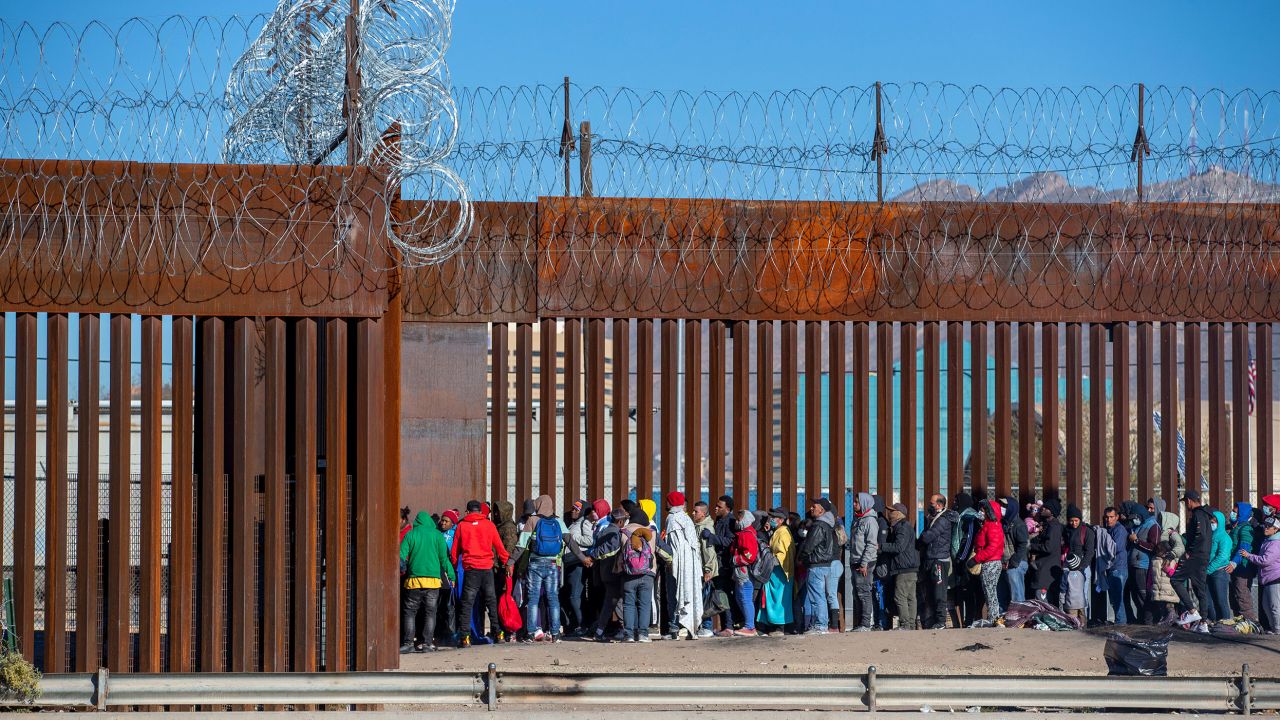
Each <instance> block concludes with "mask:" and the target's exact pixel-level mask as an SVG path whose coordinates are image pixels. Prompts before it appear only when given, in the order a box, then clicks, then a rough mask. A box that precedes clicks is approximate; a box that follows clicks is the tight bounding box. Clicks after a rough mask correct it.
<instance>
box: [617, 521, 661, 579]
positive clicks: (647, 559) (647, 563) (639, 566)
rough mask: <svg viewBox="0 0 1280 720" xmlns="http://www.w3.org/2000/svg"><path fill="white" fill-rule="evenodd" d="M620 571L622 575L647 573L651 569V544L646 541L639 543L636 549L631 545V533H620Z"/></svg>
mask: <svg viewBox="0 0 1280 720" xmlns="http://www.w3.org/2000/svg"><path fill="white" fill-rule="evenodd" d="M619 556H620V557H621V558H622V573H623V574H624V575H631V576H639V575H648V574H649V573H650V572H651V571H652V570H653V546H651V545H650V544H649V543H648V542H642V543H640V549H639V550H637V549H635V548H634V547H633V546H632V545H631V533H629V532H624V533H622V552H620V553H619Z"/></svg>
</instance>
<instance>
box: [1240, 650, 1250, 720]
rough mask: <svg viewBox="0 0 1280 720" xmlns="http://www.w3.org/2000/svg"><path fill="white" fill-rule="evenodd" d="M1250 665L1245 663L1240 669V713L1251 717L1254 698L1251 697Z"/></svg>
mask: <svg viewBox="0 0 1280 720" xmlns="http://www.w3.org/2000/svg"><path fill="white" fill-rule="evenodd" d="M1250 684H1251V681H1250V679H1249V663H1245V664H1244V666H1243V667H1242V668H1240V713H1241V714H1242V715H1250V714H1252V713H1253V698H1252V697H1250V696H1249V685H1250Z"/></svg>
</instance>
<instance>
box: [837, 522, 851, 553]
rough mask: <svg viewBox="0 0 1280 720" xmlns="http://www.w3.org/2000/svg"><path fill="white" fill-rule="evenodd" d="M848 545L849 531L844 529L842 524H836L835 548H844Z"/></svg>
mask: <svg viewBox="0 0 1280 720" xmlns="http://www.w3.org/2000/svg"><path fill="white" fill-rule="evenodd" d="M848 544H849V531H847V530H845V529H844V523H842V522H838V523H836V547H844V546H845V545H848Z"/></svg>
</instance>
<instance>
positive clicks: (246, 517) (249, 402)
mask: <svg viewBox="0 0 1280 720" xmlns="http://www.w3.org/2000/svg"><path fill="white" fill-rule="evenodd" d="M256 336H257V331H256V329H255V328H254V324H253V320H250V319H249V318H236V319H235V320H234V321H232V323H231V351H230V355H231V358H230V366H231V382H230V383H229V387H228V388H227V390H228V392H227V393H226V396H225V397H226V400H227V428H226V435H227V439H228V440H229V441H230V445H231V448H230V454H229V461H230V465H231V467H230V470H231V472H230V473H229V475H230V481H231V484H230V486H229V487H228V488H227V489H228V491H229V492H230V494H231V506H230V512H229V513H228V520H229V521H230V523H231V557H230V558H228V560H229V561H230V564H231V576H230V583H231V596H230V598H231V599H230V609H229V613H228V617H227V624H228V625H229V626H230V628H231V646H230V648H229V649H228V657H229V659H230V663H231V671H232V672H247V671H249V670H252V669H254V662H253V646H254V636H255V635H256V633H257V597H256V596H257V590H256V588H255V585H256V582H255V578H254V574H255V573H254V562H255V561H254V555H255V554H256V551H257V538H256V537H255V533H254V526H255V523H256V520H257V515H258V513H257V510H258V508H257V505H258V503H257V499H258V498H257V487H256V486H257V478H256V477H254V476H253V474H252V470H251V463H252V458H251V457H250V455H251V453H252V448H253V445H252V442H253V439H254V434H255V433H256V432H258V428H259V427H260V425H259V423H258V422H257V418H256V417H254V415H255V414H254V411H253V384H254V377H253V373H254V365H255V359H254V341H255V339H256Z"/></svg>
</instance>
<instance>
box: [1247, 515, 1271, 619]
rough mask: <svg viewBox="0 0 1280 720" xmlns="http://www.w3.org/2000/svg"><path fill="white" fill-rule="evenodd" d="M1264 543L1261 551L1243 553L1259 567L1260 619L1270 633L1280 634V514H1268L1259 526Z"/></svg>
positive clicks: (1260, 548) (1259, 549)
mask: <svg viewBox="0 0 1280 720" xmlns="http://www.w3.org/2000/svg"><path fill="white" fill-rule="evenodd" d="M1258 529H1259V530H1261V534H1262V542H1261V543H1259V544H1258V552H1256V553H1252V552H1246V553H1244V559H1245V560H1248V561H1249V562H1251V563H1254V564H1255V565H1257V567H1258V598H1259V600H1260V602H1259V604H1260V605H1261V606H1262V612H1261V613H1259V619H1260V620H1261V621H1262V624H1263V625H1264V626H1265V627H1266V630H1267V632H1268V633H1270V634H1272V635H1275V634H1278V633H1280V515H1276V514H1272V515H1268V516H1267V518H1266V519H1265V520H1263V521H1262V523H1260V524H1259V527H1258Z"/></svg>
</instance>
